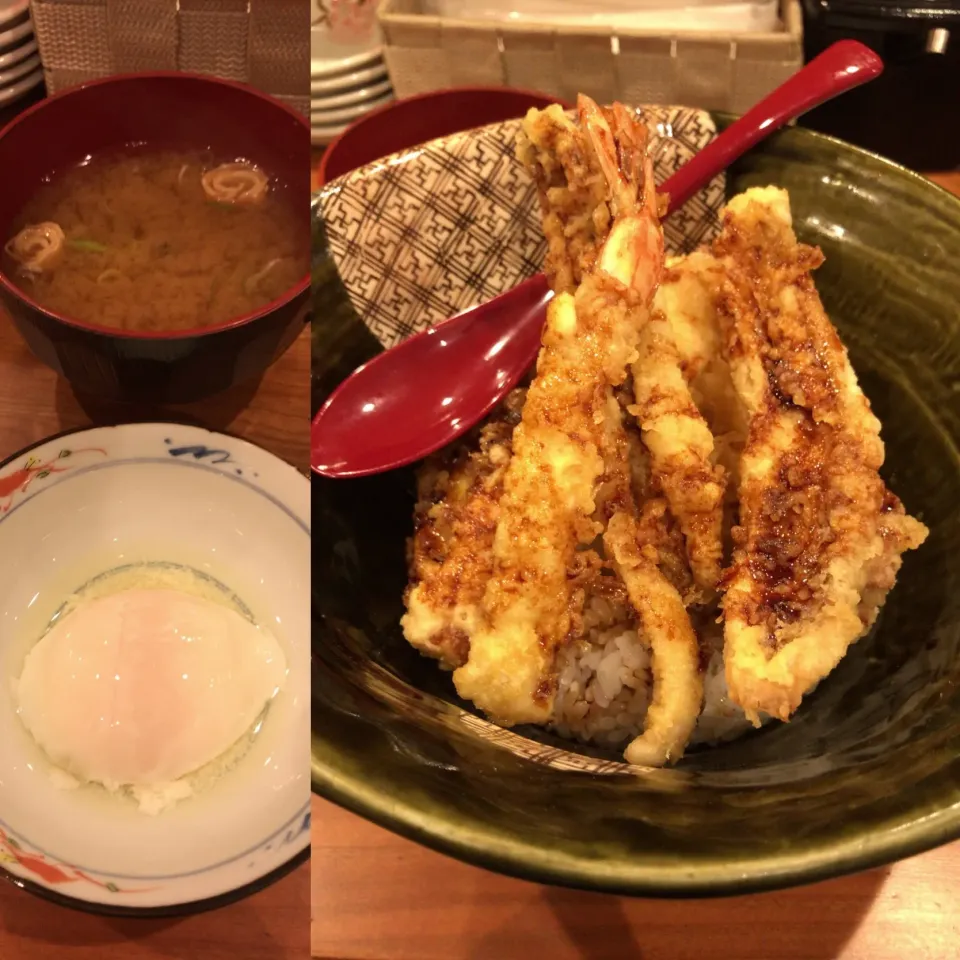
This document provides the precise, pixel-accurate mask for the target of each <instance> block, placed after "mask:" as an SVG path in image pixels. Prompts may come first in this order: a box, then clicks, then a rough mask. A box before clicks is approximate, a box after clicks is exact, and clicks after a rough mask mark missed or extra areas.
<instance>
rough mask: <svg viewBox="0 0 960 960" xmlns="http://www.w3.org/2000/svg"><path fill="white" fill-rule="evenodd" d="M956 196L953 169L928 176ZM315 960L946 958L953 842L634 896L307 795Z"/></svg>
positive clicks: (957, 882)
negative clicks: (753, 887)
mask: <svg viewBox="0 0 960 960" xmlns="http://www.w3.org/2000/svg"><path fill="white" fill-rule="evenodd" d="M932 179H935V180H936V181H937V182H939V183H940V184H941V185H942V186H945V187H947V188H948V189H951V190H953V191H954V192H955V193H957V194H958V195H960V171H957V172H953V173H946V174H939V175H932ZM313 865H314V871H315V876H314V887H313V908H312V913H313V924H312V937H311V944H312V951H313V955H314V956H315V957H322V958H325V960H540V958H541V957H543V958H549V960H956V958H958V957H960V843H955V844H953V845H952V846H948V847H945V848H942V849H940V850H934V851H932V852H930V853H927V854H924V855H923V856H920V857H916V858H914V859H912V860H906V861H903V862H901V863H898V864H895V865H894V866H892V867H888V868H884V869H881V870H873V871H870V872H868V873H863V874H859V875H857V876H853V877H847V878H843V879H840V880H833V881H830V882H828V883H821V884H816V885H813V886H808V887H802V888H800V889H796V890H790V891H785V892H782V893H769V894H761V895H758V896H752V897H738V898H735V899H724V900H712V901H650V900H631V899H627V898H622V897H611V896H604V895H601V894H588V893H577V892H574V891H569V890H559V889H552V888H549V887H542V886H537V885H536V884H532V883H526V882H524V881H520V880H512V879H510V878H507V877H501V876H498V875H496V874H493V873H488V872H486V871H484V870H480V869H477V868H476V867H471V866H467V865H465V864H462V863H459V862H457V861H454V860H451V859H448V858H447V857H444V856H441V855H440V854H437V853H434V852H433V851H431V850H427V849H425V848H423V847H420V846H418V845H416V844H413V843H411V842H410V841H408V840H404V839H402V838H400V837H397V836H395V835H393V834H391V833H388V832H387V831H385V830H382V829H381V828H380V827H376V826H373V825H372V824H370V823H367V822H366V821H364V820H361V819H360V818H359V817H355V816H353V815H352V814H349V813H347V812H345V811H343V810H341V809H339V808H338V807H335V806H333V805H332V804H329V803H327V802H325V801H323V800H320V799H319V798H316V797H315V798H314V801H313Z"/></svg>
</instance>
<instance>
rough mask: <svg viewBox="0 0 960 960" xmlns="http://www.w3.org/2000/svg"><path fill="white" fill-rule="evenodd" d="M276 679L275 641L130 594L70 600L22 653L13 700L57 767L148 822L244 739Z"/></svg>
mask: <svg viewBox="0 0 960 960" xmlns="http://www.w3.org/2000/svg"><path fill="white" fill-rule="evenodd" d="M286 671H287V665H286V659H285V657H284V654H283V651H282V649H281V648H280V645H279V643H278V642H277V640H276V639H275V638H274V637H273V636H272V635H271V634H270V633H268V632H267V631H265V630H262V629H259V628H257V627H256V626H255V625H254V624H252V623H251V622H250V621H249V620H247V619H245V618H244V617H243V616H241V615H240V613H238V612H237V611H236V610H234V609H231V608H230V607H229V606H227V605H225V604H223V603H217V602H215V601H214V600H212V599H208V598H205V597H203V596H198V595H195V594H194V593H191V592H186V591H180V590H176V589H171V588H169V587H167V586H160V587H153V588H146V587H131V588H128V589H122V590H119V591H117V592H106V593H104V594H102V595H99V596H98V595H96V593H95V592H92V593H91V595H90V596H89V597H87V598H84V597H82V596H81V597H78V598H75V600H74V602H73V603H72V605H71V607H70V608H68V609H67V610H66V611H65V612H64V613H62V614H61V615H60V616H58V617H57V618H56V619H55V622H54V624H53V626H52V627H51V629H50V630H49V631H48V632H47V633H46V634H45V635H44V636H43V637H42V639H41V640H40V641H39V642H38V643H37V644H36V645H35V646H34V647H33V648H32V649H31V650H30V652H29V653H28V655H27V657H26V659H25V661H24V665H23V670H22V673H21V676H20V678H19V681H18V682H17V683H16V685H15V695H16V703H17V710H18V713H19V715H20V719H21V720H22V722H23V724H24V726H25V727H26V729H27V730H28V731H29V732H30V733H31V734H32V736H33V738H34V739H35V740H36V742H37V743H38V745H39V746H40V747H41V748H42V749H43V751H44V752H45V753H46V755H47V756H48V757H49V758H50V760H51V761H52V762H53V763H54V764H56V765H57V767H59V768H61V769H62V770H64V771H67V772H68V773H69V774H70V775H71V776H72V777H74V778H76V779H77V780H78V781H81V782H93V783H101V784H103V785H104V786H106V787H108V788H109V789H111V790H116V789H120V788H124V787H127V788H129V789H130V791H131V792H132V793H133V794H134V795H135V796H137V797H138V798H139V799H140V800H141V804H142V806H143V807H144V809H145V812H158V810H159V809H160V808H162V807H163V806H164V805H166V803H167V802H172V801H175V800H178V799H183V798H184V797H185V796H188V795H189V794H190V793H191V792H192V788H191V786H190V785H189V784H188V783H187V782H186V781H185V780H184V778H185V777H187V776H188V775H189V774H192V773H194V772H195V771H197V770H199V769H200V768H202V767H204V765H206V764H209V763H210V762H211V761H213V760H214V759H216V758H217V757H220V756H222V755H224V754H225V753H227V752H229V751H230V749H231V747H233V746H234V745H236V744H238V742H241V741H242V740H243V739H244V737H245V735H247V734H249V731H250V730H251V727H253V726H254V725H255V723H256V721H257V718H258V717H259V716H260V715H261V714H262V713H263V710H264V707H265V706H266V705H267V704H268V703H269V702H270V700H271V699H272V698H273V697H274V696H275V695H276V694H277V692H278V691H279V690H280V689H281V688H282V687H283V685H284V682H285V678H286Z"/></svg>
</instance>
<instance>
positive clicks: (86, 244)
mask: <svg viewBox="0 0 960 960" xmlns="http://www.w3.org/2000/svg"><path fill="white" fill-rule="evenodd" d="M67 246H68V247H72V248H73V249H74V250H83V251H84V252H85V253H106V252H107V248H106V247H105V246H104V245H103V244H102V243H97V241H96V240H68V241H67Z"/></svg>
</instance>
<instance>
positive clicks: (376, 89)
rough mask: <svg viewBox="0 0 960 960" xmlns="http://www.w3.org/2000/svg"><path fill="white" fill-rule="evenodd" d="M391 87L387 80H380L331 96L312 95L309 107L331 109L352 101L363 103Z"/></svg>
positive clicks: (344, 105) (390, 90) (346, 104)
mask: <svg viewBox="0 0 960 960" xmlns="http://www.w3.org/2000/svg"><path fill="white" fill-rule="evenodd" d="M392 89H393V88H392V87H391V86H390V81H389V80H381V81H380V82H379V83H375V84H372V85H371V86H367V87H357V89H355V90H348V91H347V92H346V93H340V94H334V95H333V96H332V97H314V98H313V100H312V101H311V103H310V109H311V110H315V111H320V110H333V109H335V108H337V107H347V106H350V104H353V103H364V102H365V101H367V100H375V99H376V98H377V97H382V96H383V95H384V94H385V93H390V92H392Z"/></svg>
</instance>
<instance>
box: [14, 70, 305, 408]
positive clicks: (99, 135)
mask: <svg viewBox="0 0 960 960" xmlns="http://www.w3.org/2000/svg"><path fill="white" fill-rule="evenodd" d="M133 144H138V145H143V144H146V145H148V146H150V145H153V144H156V145H158V146H160V147H163V148H175V149H183V150H194V149H209V150H211V151H212V152H213V153H214V154H216V155H222V156H226V157H230V158H233V157H236V158H241V157H242V158H244V159H246V160H249V161H252V162H253V163H256V164H257V165H258V166H260V167H261V168H263V169H264V170H265V171H266V172H267V173H268V174H269V175H270V176H271V178H273V180H274V184H275V189H279V190H284V191H288V193H289V199H290V201H291V202H292V203H294V204H302V209H303V230H304V234H305V238H304V244H305V245H307V244H309V230H310V225H309V213H308V210H309V206H308V205H309V201H310V183H309V168H310V128H309V125H308V123H307V122H306V119H305V118H303V117H301V116H300V115H299V114H297V113H295V112H294V111H292V110H290V109H289V108H287V107H286V106H285V105H284V104H282V103H280V102H279V101H277V100H274V99H272V98H271V97H268V96H266V95H265V94H262V93H259V92H258V91H256V90H253V89H252V88H250V87H246V86H243V85H242V84H236V83H230V82H227V81H221V80H215V79H212V78H209V77H202V76H195V75H192V74H184V73H150V74H130V75H123V76H116V77H110V78H107V79H105V80H98V81H94V82H92V83H88V84H85V85H83V86H80V87H76V88H73V89H71V90H67V91H65V92H63V93H60V94H57V95H55V96H53V97H50V98H49V99H47V100H44V101H42V102H41V103H39V104H37V105H36V106H34V107H32V108H31V109H29V110H26V111H25V112H24V113H22V114H21V115H20V116H19V117H17V118H16V119H15V120H14V121H13V122H12V123H10V124H9V125H8V126H7V127H6V128H5V129H4V130H2V131H0V157H2V158H3V159H2V160H0V172H2V176H3V183H4V189H3V191H2V192H0V237H3V238H6V237H8V236H9V235H10V233H11V227H12V224H13V221H14V219H15V218H16V217H17V215H18V214H19V213H20V210H21V209H22V206H23V204H24V202H25V200H26V199H28V198H29V197H30V196H32V195H33V194H34V193H35V192H36V191H37V189H38V188H39V187H40V186H41V184H42V183H43V182H44V181H45V179H47V178H49V177H50V176H51V175H52V174H55V173H56V172H57V171H59V170H63V169H66V168H69V167H70V166H73V165H75V164H77V163H79V162H80V161H82V160H83V159H84V158H86V157H88V156H91V155H93V156H96V155H97V154H101V153H105V152H111V151H117V150H120V149H123V148H124V147H127V146H130V145H133ZM309 292H310V277H309V274H306V275H305V276H303V277H302V278H301V280H300V281H299V282H298V283H297V284H296V285H295V286H294V287H292V288H290V289H289V290H287V291H286V293H285V294H284V295H283V296H281V297H280V298H278V299H277V300H274V301H272V302H271V303H269V304H267V305H266V306H265V307H263V308H261V309H260V310H258V311H256V312H255V313H251V314H248V315H246V316H241V317H237V318H235V319H232V320H230V321H228V322H226V323H221V324H218V325H216V326H207V327H203V326H201V324H202V320H198V325H197V327H196V328H194V329H189V330H177V331H173V332H150V333H143V332H132V331H128V330H123V331H120V330H114V329H109V328H107V327H98V326H94V325H91V324H89V323H85V322H82V321H79V320H77V319H75V318H71V317H69V316H64V315H60V314H56V313H54V312H52V311H50V310H47V309H45V308H44V307H42V306H41V305H40V304H39V303H37V302H36V301H35V300H33V299H31V298H30V296H29V295H28V294H27V293H25V292H24V291H23V290H21V289H20V288H19V287H17V286H16V285H15V284H14V283H13V282H12V281H11V279H10V278H9V277H8V276H6V275H4V274H3V273H2V272H0V300H2V302H3V305H4V307H5V308H6V310H7V311H8V312H9V314H10V316H11V317H12V318H13V321H14V323H15V324H16V326H17V329H18V330H19V331H20V333H21V334H22V335H23V337H24V339H25V340H26V342H27V344H28V345H29V347H30V349H31V350H32V351H33V353H34V354H35V355H36V356H37V357H38V358H39V359H40V360H42V361H43V362H44V363H46V364H48V365H49V366H51V367H53V369H54V370H56V371H57V372H58V373H60V374H61V375H62V376H64V377H65V378H66V379H67V380H69V381H70V382H71V383H72V384H73V386H74V388H75V389H76V390H77V391H79V392H81V393H85V394H92V395H96V396H98V397H103V398H107V399H121V400H131V401H140V402H154V403H180V402H189V401H193V400H199V399H202V398H204V397H207V396H210V395H212V394H215V393H219V392H220V391H222V390H225V389H227V388H229V387H232V386H235V385H236V384H239V383H242V382H244V381H250V380H254V379H255V378H257V377H259V376H261V375H262V374H263V373H264V371H266V370H267V368H268V367H269V366H270V365H271V364H272V363H273V362H274V361H275V360H276V359H278V358H279V357H280V355H281V354H282V353H283V352H284V351H285V350H286V349H287V348H288V347H289V346H290V345H291V344H292V343H293V341H294V340H295V339H296V337H297V335H298V333H299V332H300V330H301V329H302V327H303V324H304V321H305V320H306V319H307V314H308V305H309Z"/></svg>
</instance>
